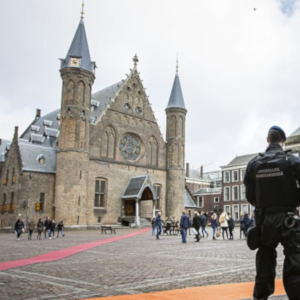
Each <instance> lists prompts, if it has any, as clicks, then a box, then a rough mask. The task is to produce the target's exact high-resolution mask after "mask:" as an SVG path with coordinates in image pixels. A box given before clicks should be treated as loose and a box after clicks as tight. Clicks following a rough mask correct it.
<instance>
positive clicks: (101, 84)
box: [0, 0, 300, 171]
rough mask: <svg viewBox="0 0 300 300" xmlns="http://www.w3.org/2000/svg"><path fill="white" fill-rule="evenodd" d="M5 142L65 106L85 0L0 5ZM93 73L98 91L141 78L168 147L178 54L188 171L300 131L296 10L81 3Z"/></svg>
mask: <svg viewBox="0 0 300 300" xmlns="http://www.w3.org/2000/svg"><path fill="white" fill-rule="evenodd" d="M0 4H1V12H2V13H1V18H0V38H1V39H0V41H1V44H0V66H1V71H0V82H1V85H0V103H1V109H0V138H2V139H11V138H12V136H13V130H14V126H19V131H20V133H22V132H23V131H24V130H25V129H26V127H27V126H28V125H29V123H30V122H31V121H32V120H33V118H34V116H35V110H36V109H37V108H40V109H42V114H43V115H44V114H47V113H49V112H51V111H53V110H55V109H57V108H59V107H60V102H61V99H60V97H61V86H62V82H61V79H60V74H59V67H60V62H59V60H58V58H64V57H65V56H66V54H67V51H68V49H69V46H70V44H71V41H72V39H73V36H74V34H75V31H76V29H77V26H78V23H79V20H80V10H81V0H63V1H62V0H42V1H41V0H26V1H20V0H19V1H17V0H9V1H4V0H0ZM84 22H85V28H86V32H87V37H88V42H89V47H90V54H91V58H92V60H94V61H96V63H97V66H98V69H97V74H96V81H95V84H94V86H93V92H96V91H98V90H100V89H102V88H105V87H107V86H109V85H111V84H114V83H116V82H118V81H120V80H121V79H125V78H126V75H125V74H129V72H130V70H129V69H130V68H132V66H133V62H132V57H133V56H134V54H137V55H138V57H139V61H140V62H139V64H138V70H139V71H140V73H141V74H140V76H141V79H142V80H143V84H144V86H145V87H146V88H147V90H146V91H147V94H148V95H149V97H150V98H149V100H150V103H152V107H153V110H154V111H155V116H156V118H157V119H158V123H159V125H160V126H161V131H162V133H163V136H164V137H165V124H166V120H165V119H166V118H165V108H166V105H167V103H168V100H169V96H170V92H171V88H172V84H173V80H174V75H175V65H176V54H177V53H179V76H180V81H181V87H182V91H183V96H184V100H185V104H186V107H187V110H188V113H187V124H186V162H189V163H190V167H194V168H199V167H200V165H204V166H206V165H207V166H206V167H205V168H204V170H205V171H209V170H217V169H219V166H223V165H226V164H228V163H229V162H230V161H231V160H232V159H233V158H234V157H235V156H236V155H246V154H251V153H256V152H261V151H263V150H264V149H265V146H266V142H265V137H266V134H267V131H268V129H269V127H271V126H272V125H275V124H276V125H279V126H281V127H282V128H283V129H284V130H285V131H286V133H287V135H290V134H291V133H292V132H294V131H295V130H296V129H297V128H298V127H300V118H299V112H300V8H299V2H298V0H285V1H284V0H282V1H279V0H263V1H262V0H251V1H250V0H226V1H225V0H209V1H207V0H183V1H179V0H163V1H162V0H151V1H149V0H143V1H141V0H85V18H84Z"/></svg>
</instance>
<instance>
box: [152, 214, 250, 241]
mask: <svg viewBox="0 0 300 300" xmlns="http://www.w3.org/2000/svg"><path fill="white" fill-rule="evenodd" d="M238 222H239V224H240V238H241V237H242V236H243V237H247V232H248V230H249V228H252V227H253V226H254V217H253V216H252V217H249V214H248V213H244V212H242V213H241V214H240V219H239V221H238ZM209 223H210V225H211V228H212V240H216V239H217V237H219V236H220V235H221V234H222V238H223V239H227V240H228V239H229V240H233V239H234V235H233V232H234V227H235V220H234V219H233V217H232V215H231V214H230V213H226V212H225V211H224V212H222V213H221V214H220V216H219V217H218V216H217V214H216V213H212V214H211V215H210V217H209V213H207V212H204V211H201V212H198V211H195V212H194V217H193V219H190V218H189V217H188V215H187V214H186V213H185V212H184V211H183V212H182V215H181V218H180V221H176V218H175V217H172V216H171V217H168V218H167V220H166V221H163V220H162V218H161V213H160V212H159V213H158V215H157V217H156V218H153V219H152V235H153V236H154V235H156V238H157V239H160V238H159V236H160V235H161V234H162V232H164V233H168V230H170V228H171V226H173V227H174V231H175V230H176V231H178V232H180V233H181V235H182V242H183V243H186V233H187V230H188V229H190V228H194V233H195V239H196V242H199V241H200V239H201V238H204V237H206V238H207V237H208V236H209V234H208V232H207V230H206V226H207V225H208V224H209ZM163 225H165V227H164V230H163ZM168 225H170V226H168ZM155 230H156V233H155ZM220 231H221V232H220Z"/></svg>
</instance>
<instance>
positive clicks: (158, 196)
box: [153, 183, 162, 209]
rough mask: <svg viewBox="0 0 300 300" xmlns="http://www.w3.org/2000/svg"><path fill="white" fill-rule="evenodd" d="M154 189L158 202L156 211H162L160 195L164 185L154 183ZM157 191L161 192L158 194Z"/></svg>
mask: <svg viewBox="0 0 300 300" xmlns="http://www.w3.org/2000/svg"><path fill="white" fill-rule="evenodd" d="M153 188H154V190H155V193H156V196H157V201H156V207H155V209H160V206H161V201H160V195H161V189H162V185H161V184H160V183H154V184H153ZM157 190H158V191H159V192H157Z"/></svg>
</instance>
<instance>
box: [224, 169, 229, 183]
mask: <svg viewBox="0 0 300 300" xmlns="http://www.w3.org/2000/svg"><path fill="white" fill-rule="evenodd" d="M226 174H228V181H227V180H226ZM223 182H224V183H230V171H224V180H223Z"/></svg>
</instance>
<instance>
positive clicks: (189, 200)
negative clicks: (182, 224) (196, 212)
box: [184, 189, 197, 208]
mask: <svg viewBox="0 0 300 300" xmlns="http://www.w3.org/2000/svg"><path fill="white" fill-rule="evenodd" d="M184 207H187V208H196V207H197V206H196V204H195V202H194V200H193V199H192V197H191V195H190V194H189V192H188V191H187V190H186V189H185V190H184Z"/></svg>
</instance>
